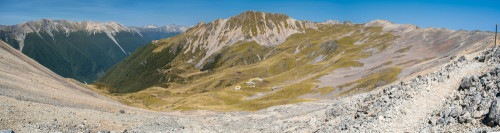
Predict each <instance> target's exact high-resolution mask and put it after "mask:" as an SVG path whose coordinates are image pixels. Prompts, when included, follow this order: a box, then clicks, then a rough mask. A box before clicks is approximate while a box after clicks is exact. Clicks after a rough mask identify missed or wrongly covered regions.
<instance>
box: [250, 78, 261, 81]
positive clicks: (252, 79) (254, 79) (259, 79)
mask: <svg viewBox="0 0 500 133" xmlns="http://www.w3.org/2000/svg"><path fill="white" fill-rule="evenodd" d="M250 81H263V79H261V78H251V79H250Z"/></svg>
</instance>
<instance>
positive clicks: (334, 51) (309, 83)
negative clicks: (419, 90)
mask: <svg viewBox="0 0 500 133" xmlns="http://www.w3.org/2000/svg"><path fill="white" fill-rule="evenodd" d="M492 35H493V34H492V33H491V32H482V31H464V30H458V31H457V30H450V29H444V28H420V27H417V26H415V25H411V24H394V23H392V22H389V21H385V20H374V21H371V22H368V23H364V24H353V23H350V22H348V21H346V22H344V23H340V22H338V21H327V22H323V23H317V22H309V21H297V20H295V19H293V18H291V17H289V16H286V15H284V14H273V13H264V12H254V11H248V12H243V13H241V14H239V15H236V16H233V17H230V18H227V19H217V20H215V21H213V22H210V23H199V24H198V25H197V26H194V27H192V28H190V29H188V30H187V31H186V32H184V33H182V34H180V35H178V36H175V37H172V38H168V39H162V40H159V41H153V42H151V43H150V44H148V45H146V46H145V47H142V48H140V49H138V50H137V51H136V52H134V53H133V54H132V55H131V56H129V57H127V58H125V59H124V60H123V61H121V62H119V63H117V64H116V65H115V66H113V67H112V68H110V69H109V71H107V72H106V73H105V74H104V75H103V76H102V77H101V78H100V79H99V80H98V83H96V84H95V87H96V88H108V90H113V91H110V92H109V93H105V95H108V96H110V97H113V98H114V99H117V100H120V101H122V102H124V103H127V104H128V105H132V106H136V107H141V108H147V109H156V108H158V106H160V108H161V109H162V110H197V109H206V110H217V111H239V110H245V111H256V110H260V109H264V108H267V107H271V106H275V105H282V104H291V103H297V102H304V101H314V100H318V99H327V98H335V97H338V96H342V95H347V94H354V93H359V92H366V91H370V90H372V89H374V88H376V87H379V86H383V85H386V84H389V83H392V82H394V81H395V80H397V79H399V78H404V77H406V76H408V75H411V74H413V73H416V72H418V71H421V70H426V69H428V68H431V67H435V66H438V65H441V64H443V63H445V62H447V61H449V57H452V56H456V55H459V54H463V53H467V52H469V51H470V50H473V49H483V48H485V47H486V44H485V43H482V42H483V41H485V40H487V39H489V38H490V37H491V36H492ZM468 50H469V51H468ZM255 78H260V79H261V80H262V81H258V82H257V81H256V82H253V81H252V82H253V83H252V82H249V81H250V80H251V79H255ZM247 82H248V83H247ZM237 86H240V87H241V89H239V90H238V89H236V90H235V88H236V87H237Z"/></svg>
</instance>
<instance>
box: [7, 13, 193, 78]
mask: <svg viewBox="0 0 500 133" xmlns="http://www.w3.org/2000/svg"><path fill="white" fill-rule="evenodd" d="M186 28H187V27H184V26H176V25H171V26H165V27H157V28H133V27H126V26H124V25H122V24H120V23H117V22H93V21H81V22H74V21H68V20H51V19H41V20H34V21H29V22H25V23H21V24H17V25H11V26H0V38H1V39H2V40H3V41H5V42H7V43H8V44H10V45H11V46H13V47H14V48H17V49H19V50H20V51H22V52H23V53H24V54H26V55H28V56H29V57H31V58H33V59H35V60H36V61H38V62H39V63H41V64H42V65H44V66H46V67H48V68H49V69H51V70H53V71H54V72H56V73H57V74H59V75H62V76H63V77H68V78H74V79H77V80H78V81H80V82H89V83H91V82H93V81H94V80H96V79H97V78H98V77H99V76H100V75H102V74H103V73H104V72H105V71H106V70H107V69H108V68H109V67H111V66H112V65H114V64H115V63H116V62H118V61H120V60H121V59H123V58H125V57H126V56H128V55H129V54H130V53H131V52H133V51H134V50H135V49H136V48H137V47H139V46H143V45H145V44H147V43H149V42H150V41H152V40H158V39H161V38H168V37H171V36H174V35H177V34H179V33H181V32H183V31H184V30H185V29H186ZM153 30H154V31H153Z"/></svg>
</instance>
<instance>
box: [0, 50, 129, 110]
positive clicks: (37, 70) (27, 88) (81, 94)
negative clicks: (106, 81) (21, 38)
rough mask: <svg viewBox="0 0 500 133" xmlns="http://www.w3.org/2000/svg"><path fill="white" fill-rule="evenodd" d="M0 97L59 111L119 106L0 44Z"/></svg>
mask: <svg viewBox="0 0 500 133" xmlns="http://www.w3.org/2000/svg"><path fill="white" fill-rule="evenodd" d="M0 58H1V60H0V68H2V69H0V90H1V91H0V95H1V96H7V97H17V98H18V99H20V100H26V101H32V102H38V103H44V104H51V105H59V106H62V107H77V108H97V109H112V110H117V108H116V107H120V106H122V104H120V103H118V102H116V101H114V100H111V99H109V98H107V97H104V96H102V95H99V94H97V93H95V92H93V91H91V90H90V89H88V88H86V87H82V86H83V84H81V83H79V82H75V81H72V80H71V79H65V78H63V77H61V76H59V75H57V74H56V73H54V72H52V71H51V70H49V69H47V68H46V67H44V66H42V65H41V64H39V63H38V62H36V61H35V60H33V59H31V58H29V57H28V56H26V55H24V54H22V53H20V52H19V51H18V50H16V49H14V48H12V47H10V46H9V45H8V44H6V43H5V42H3V41H0Z"/></svg>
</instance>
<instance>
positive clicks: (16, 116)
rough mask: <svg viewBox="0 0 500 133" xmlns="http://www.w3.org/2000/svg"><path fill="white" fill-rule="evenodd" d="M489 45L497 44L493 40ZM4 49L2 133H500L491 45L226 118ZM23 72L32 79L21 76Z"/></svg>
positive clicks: (0, 96)
mask: <svg viewBox="0 0 500 133" xmlns="http://www.w3.org/2000/svg"><path fill="white" fill-rule="evenodd" d="M482 43H485V45H489V46H491V45H492V43H491V39H490V40H487V41H485V42H482ZM0 46H2V47H1V49H0V52H1V53H2V54H0V55H1V56H2V57H1V58H2V59H3V60H0V64H1V65H0V67H1V68H2V69H0V70H6V71H2V72H1V73H0V74H1V76H0V78H1V80H0V82H4V83H2V84H1V85H4V86H3V87H0V89H1V91H0V109H1V110H4V111H1V112H0V114H1V115H0V129H12V130H13V131H15V132H109V131H115V132H433V131H434V132H443V131H450V132H469V131H472V132H477V131H480V132H483V131H498V130H500V129H498V127H497V126H496V125H497V124H498V123H497V118H496V117H497V115H495V114H497V113H498V110H497V109H496V108H497V105H498V104H496V103H497V102H495V101H497V96H496V93H497V92H498V89H499V87H498V86H495V85H497V84H498V83H497V82H498V81H499V78H498V70H499V69H500V67H499V65H500V62H499V60H500V53H499V52H497V51H495V50H493V49H489V48H488V49H486V50H481V49H479V50H474V51H471V53H468V54H461V55H460V56H458V57H448V59H449V61H446V62H445V63H443V64H442V65H437V66H434V67H431V68H429V69H426V70H424V71H419V72H417V73H415V74H412V75H409V76H408V77H404V78H402V79H400V80H398V81H396V82H394V83H392V84H388V85H386V86H382V87H378V88H377V89H375V90H373V91H371V92H367V93H361V94H353V95H346V96H342V97H338V98H336V99H325V100H321V101H313V102H303V103H296V104H288V105H280V106H273V107H270V108H267V109H263V110H259V111H256V112H226V113H221V112H210V111H187V112H175V111H168V112H151V111H146V110H141V109H136V108H131V107H127V106H123V105H121V104H118V103H117V102H113V101H112V100H109V99H107V98H105V97H103V96H100V95H98V94H96V93H93V92H92V91H89V90H86V89H85V88H81V87H79V85H78V84H75V83H72V82H69V81H66V80H64V79H62V80H60V79H61V77H59V76H57V75H55V74H53V73H51V72H50V71H49V70H48V69H46V68H44V67H43V66H41V65H39V64H36V62H35V61H33V60H31V59H29V58H28V57H26V56H23V55H22V54H21V53H19V52H18V51H16V50H14V49H13V48H10V47H9V46H7V45H6V44H3V43H2V44H1V45H0ZM462 55H463V56H462ZM7 70H9V71H7ZM27 70H28V71H27ZM22 72H26V73H28V74H19V73H22ZM31 75H34V76H31ZM50 75H52V76H50ZM474 75H480V76H474ZM470 77H472V78H470ZM19 83H22V84H19ZM44 83H50V84H44ZM492 84H493V85H492ZM19 85H22V86H19ZM46 85H52V86H54V85H55V86H54V87H46ZM474 89H475V91H473V90H474ZM40 92H47V93H40ZM82 92H88V93H82ZM485 92H488V93H485ZM65 97H73V98H65ZM74 98H76V99H79V98H84V99H85V101H87V100H89V101H96V102H82V100H75V99H74ZM37 99H39V100H37ZM51 99H57V100H51ZM97 101H98V102H97ZM120 110H123V111H120ZM475 114H477V116H476V115H475Z"/></svg>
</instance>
